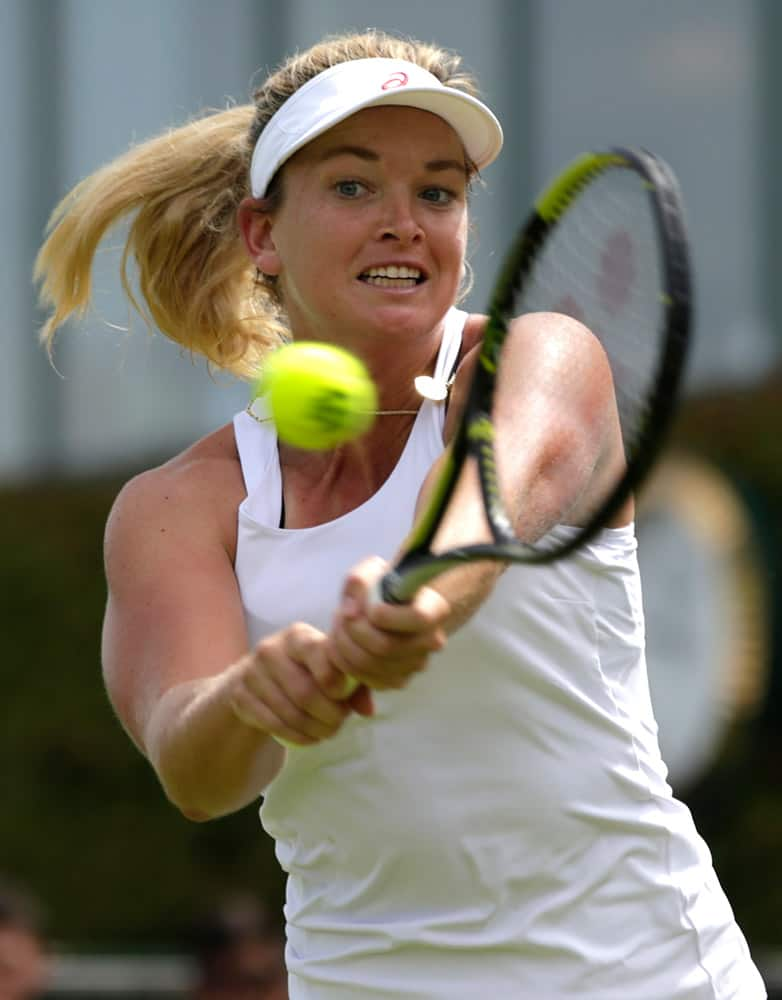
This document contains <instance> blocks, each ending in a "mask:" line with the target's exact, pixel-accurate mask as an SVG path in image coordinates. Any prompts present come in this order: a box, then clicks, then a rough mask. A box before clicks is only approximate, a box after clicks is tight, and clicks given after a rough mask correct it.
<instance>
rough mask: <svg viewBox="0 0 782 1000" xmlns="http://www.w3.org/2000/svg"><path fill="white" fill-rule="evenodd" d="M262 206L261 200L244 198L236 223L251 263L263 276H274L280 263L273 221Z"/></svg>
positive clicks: (279, 268)
mask: <svg viewBox="0 0 782 1000" xmlns="http://www.w3.org/2000/svg"><path fill="white" fill-rule="evenodd" d="M263 205H264V199H262V198H260V199H259V198H245V199H244V201H242V202H241V204H240V205H239V208H238V210H237V221H238V223H239V231H240V232H241V234H242V239H243V240H244V245H245V247H246V248H247V253H248V254H249V255H250V259H251V260H252V262H253V263H254V264H255V266H256V267H257V268H258V270H259V271H262V272H263V273H264V274H271V275H276V274H279V273H280V270H281V263H280V257H279V254H278V253H277V247H276V246H275V244H274V232H273V225H274V219H273V216H272V214H271V213H270V212H267V211H264V209H263Z"/></svg>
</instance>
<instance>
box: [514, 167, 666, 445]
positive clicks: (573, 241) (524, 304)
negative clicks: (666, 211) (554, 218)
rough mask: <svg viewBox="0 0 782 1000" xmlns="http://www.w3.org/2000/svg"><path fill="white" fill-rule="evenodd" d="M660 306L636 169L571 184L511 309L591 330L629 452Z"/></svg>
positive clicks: (643, 405) (653, 243)
mask: <svg viewBox="0 0 782 1000" xmlns="http://www.w3.org/2000/svg"><path fill="white" fill-rule="evenodd" d="M664 309H665V301H664V275H663V273H662V267H661V260H660V234H659V227H658V224H657V218H656V215H655V206H654V204H653V202H652V199H651V198H650V197H649V192H648V188H647V185H646V184H645V182H644V179H643V178H642V177H641V176H640V175H639V174H637V173H636V172H635V171H634V170H630V169H623V168H616V167H613V168H611V169H609V170H606V171H605V172H603V173H602V174H600V175H598V176H597V177H596V178H594V179H593V180H592V181H591V183H589V184H588V185H586V186H585V187H584V188H583V189H582V190H581V191H580V192H579V194H578V195H577V196H576V197H575V198H574V199H573V201H572V203H571V204H570V207H569V209H568V211H566V212H565V213H564V214H563V216H562V217H561V219H560V221H559V223H558V224H557V226H556V227H555V228H554V229H553V230H552V231H550V232H548V234H547V235H546V236H545V243H544V246H543V247H542V249H541V252H540V254H539V255H538V257H537V259H536V260H535V262H534V264H533V266H532V268H531V271H530V273H529V275H528V277H527V281H526V284H525V285H524V289H523V292H522V293H521V294H520V295H519V296H518V298H517V302H516V311H518V312H535V311H553V312H561V313H564V314H566V315H569V316H572V317H573V318H574V319H577V320H579V321H580V322H581V323H583V324H584V325H585V326H586V327H588V328H589V329H590V330H591V331H592V332H593V333H594V334H595V335H596V336H597V337H598V339H599V340H600V341H601V343H602V345H603V348H604V350H605V352H606V355H607V357H608V360H609V362H610V365H611V369H612V372H613V377H614V386H615V392H616V397H617V406H618V410H619V419H620V424H621V427H622V436H623V439H624V443H625V450H626V452H627V453H628V456H629V457H631V456H632V455H633V454H634V453H635V451H636V450H637V448H638V447H639V446H640V442H641V440H642V439H643V436H644V432H645V427H646V416H647V413H648V410H649V407H650V404H651V395H652V391H651V390H652V387H653V386H654V383H655V380H656V377H657V364H658V362H659V359H660V357H661V356H662V354H663V351H662V348H661V343H660V338H661V336H662V331H663V330H664V328H665V322H664V317H663V315H662V314H663V312H664Z"/></svg>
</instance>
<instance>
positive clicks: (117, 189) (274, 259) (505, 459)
mask: <svg viewBox="0 0 782 1000" xmlns="http://www.w3.org/2000/svg"><path fill="white" fill-rule="evenodd" d="M501 144H502V132H501V129H500V126H499V124H498V122H497V120H496V118H495V116H494V115H493V114H492V113H491V111H490V110H489V109H488V108H487V107H486V106H485V105H484V104H483V103H482V102H481V101H479V100H478V98H477V97H476V96H475V90H474V85H473V83H472V81H471V79H470V78H469V77H468V75H467V74H465V73H464V72H463V71H462V70H461V68H460V61H459V59H458V57H456V56H455V55H453V54H450V53H448V52H445V51H442V50H440V49H438V48H436V47H434V46H431V45H425V44H420V43H418V42H414V41H407V40H399V39H396V38H393V37H389V36H386V35H384V34H382V33H379V32H369V33H366V34H361V35H351V36H347V37H338V38H329V39H327V40H325V41H324V42H322V43H321V44H318V45H316V46H314V47H313V48H312V49H310V50H309V51H307V52H304V53H303V54H301V55H297V56H295V57H294V58H292V59H290V60H289V61H288V62H286V63H285V64H284V65H283V66H282V67H281V68H280V69H279V70H278V71H276V72H275V73H274V74H273V75H271V76H270V77H269V79H268V80H267V81H266V83H265V84H264V85H263V86H262V87H261V88H260V89H259V90H258V91H257V93H256V94H255V100H254V104H252V105H249V106H241V107H236V108H233V109H230V110H228V111H225V112H222V113H218V114H215V115H213V116H210V117H206V118H203V119H201V120H199V121H197V122H195V123H191V124H188V125H186V126H185V127H183V128H181V129H179V130H177V131H173V132H171V133H169V134H166V135H165V136H162V137H160V138H158V139H153V140H151V141H150V142H148V143H146V144H143V145H140V146H137V147H135V148H133V149H132V150H131V151H130V152H129V153H127V154H126V155H125V156H124V157H122V158H121V159H119V160H117V161H116V162H114V163H111V164H109V165H108V166H107V167H105V168H104V169H103V170H101V171H99V172H98V173H97V174H95V175H94V176H92V177H90V178H87V180H85V181H84V182H83V183H82V184H81V185H80V186H79V187H77V188H76V189H75V191H74V192H73V193H72V195H71V196H70V197H69V198H68V199H66V201H65V202H64V203H63V205H62V206H61V207H60V208H59V209H58V210H57V212H56V213H55V217H54V220H53V229H52V231H51V233H50V235H49V237H48V239H47V242H46V244H45V245H44V247H43V249H42V252H41V255H40V257H39V263H38V275H39V278H40V279H41V280H42V281H43V294H44V297H45V298H46V299H47V300H48V301H49V302H50V303H51V305H52V306H53V315H52V319H51V321H50V323H49V325H48V327H47V330H46V336H47V338H48V339H49V340H51V337H52V336H53V334H54V331H55V329H56V327H57V326H58V325H59V324H60V323H61V322H62V321H63V320H64V319H65V318H66V317H67V316H68V315H70V314H71V313H73V312H74V311H78V310H80V309H82V308H84V307H85V306H86V305H87V303H88V301H89V290H90V288H89V273H90V265H91V262H92V256H93V254H94V250H95V247H96V245H97V243H98V241H99V239H100V237H102V235H103V234H104V232H105V231H106V230H107V228H108V227H109V226H111V225H112V224H113V223H115V222H116V221H117V220H118V219H120V217H122V216H124V215H126V214H130V215H131V217H132V223H131V226H130V229H129V231H128V236H127V250H128V254H129V256H130V257H131V258H134V259H135V261H136V262H137V264H138V271H139V286H140V290H141V296H142V297H143V300H144V303H145V305H146V307H147V308H148V310H149V314H150V315H151V317H152V318H153V320H154V321H155V323H156V324H157V325H158V326H159V328H160V329H161V330H162V331H163V332H164V333H165V334H167V335H168V336H169V337H171V338H172V339H174V340H175V341H176V342H177V343H179V344H181V345H183V346H184V347H186V348H188V349H190V350H194V351H196V352H199V353H201V354H202V355H204V356H205V357H206V358H207V359H208V360H209V361H210V362H212V363H213V364H215V365H218V366H220V367H221V368H224V369H227V370H231V371H234V372H239V373H243V374H250V373H253V372H255V371H256V370H257V367H258V365H259V364H260V363H261V361H262V359H263V356H264V354H265V353H266V352H267V351H268V350H270V349H272V348H273V347H274V346H275V345H276V344H277V343H279V340H280V337H281V336H291V337H293V338H294V339H316V340H321V341H328V342H331V343H335V344H339V345H341V346H343V347H346V348H348V349H350V350H352V351H354V352H355V353H356V354H358V355H359V356H360V357H361V358H362V359H363V360H364V361H365V363H366V364H367V365H368V367H369V369H370V371H371V373H372V375H373V377H374V378H375V380H376V382H377V384H378V387H379V399H380V402H379V406H378V410H379V414H378V417H377V419H376V421H375V423H374V425H373V427H372V429H371V430H370V431H369V432H368V433H367V434H366V436H365V437H364V438H362V439H361V440H360V441H359V442H358V443H354V444H350V445H345V446H342V447H339V448H337V449H335V450H333V451H328V452H325V453H311V452H306V451H301V450H296V449H294V448H292V447H290V446H287V445H283V444H282V443H281V442H279V441H278V440H277V438H276V436H275V431H274V429H273V427H272V425H271V423H270V422H269V421H268V420H267V419H266V414H265V413H264V411H263V410H262V409H254V410H253V412H243V413H240V414H239V415H238V416H237V417H236V418H235V420H233V422H232V423H231V424H229V425H227V426H225V427H222V428H221V429H219V430H217V431H216V432H215V433H213V434H211V435H210V436H208V437H206V438H205V439H203V440H201V441H198V442H197V443H196V444H194V445H193V446H192V447H191V448H189V449H188V450H187V451H185V452H184V453H183V454H181V455H178V456H177V457H175V458H173V459H172V460H171V461H170V462H168V463H167V464H165V465H163V466H162V467H160V468H156V469H153V470H151V471H149V472H147V473H146V474H144V475H141V476H140V477H138V478H136V479H134V480H133V481H132V482H130V483H129V484H128V485H127V486H126V487H125V488H124V489H123V491H122V492H121V494H120V496H119V498H118V499H117V501H116V504H115V506H114V509H113V511H112V514H111V517H110V520H109V524H108V528H107V534H106V568H107V575H108V583H109V590H110V595H109V601H108V608H107V612H106V620H105V633H104V646H103V662H104V673H105V681H106V685H107V688H108V693H109V696H110V698H111V701H112V703H113V705H114V706H115V708H116V711H117V713H118V715H119V717H120V719H121V720H122V722H123V723H124V725H125V727H126V728H127V731H128V733H129V734H130V736H131V738H132V739H133V740H134V741H135V743H136V744H137V746H138V747H139V748H140V750H141V751H142V752H143V753H144V754H145V755H146V756H147V757H148V759H149V760H150V762H151V764H152V766H153V767H154V768H155V770H156V772H157V774H158V776H159V779H160V781H161V784H162V786H163V788H164V790H165V792H166V794H167V795H168V797H169V798H170V799H171V801H172V802H173V803H174V804H175V805H176V806H177V807H178V808H179V809H180V810H181V811H182V812H183V813H184V814H185V815H186V816H189V817H191V818H193V819H195V820H207V819H211V818H214V817H218V816H221V815H224V814H227V813H230V812H232V811H234V810H237V809H240V808H242V807H244V806H246V805H248V804H249V803H252V802H254V801H256V800H258V799H259V797H262V798H263V804H262V808H261V818H262V821H263V824H264V826H265V828H266V829H267V830H268V832H269V833H270V834H271V835H272V836H273V837H274V838H275V840H276V850H277V856H278V858H279V861H280V863H281V865H282V867H283V868H284V870H285V871H286V872H287V876H288V890H287V903H286V911H285V912H286V920H287V949H286V960H287V966H288V970H289V979H290V985H289V989H290V995H291V997H292V998H294V1000H351V998H356V1000H359V998H360V1000H368V998H369V997H376V998H386V1000H401V998H411V1000H412V998H416V1000H475V998H476V997H482V996H486V997H492V998H524V997H529V998H532V997H534V998H546V1000H560V998H565V997H579V998H582V1000H583V998H588V1000H630V998H636V1000H641V998H643V1000H707V998H708V1000H716V998H720V1000H728V998H735V1000H739V998H740V1000H756V998H760V997H763V996H765V990H764V987H763V984H762V982H761V979H760V976H759V975H758V972H757V971H756V969H755V967H754V965H753V963H752V961H751V958H750V956H749V953H748V949H747V944H746V942H745V940H744V937H743V936H742V934H741V932H740V930H739V928H738V927H737V925H736V923H735V921H734V917H733V914H732V912H731V908H730V906H729V904H728V901H727V900H726V898H725V895H724V893H723V891H722V889H721V888H720V885H719V884H718V881H717V878H716V876H715V873H714V870H713V868H712V863H711V859H710V855H709V852H708V850H707V847H706V845H705V844H704V843H703V841H702V840H701V839H700V837H699V835H698V834H697V833H696V830H695V828H694V826H693V822H692V819H691V816H690V814H689V812H688V810H687V809H686V807H685V806H684V805H683V804H682V803H680V802H679V801H677V800H676V798H675V797H674V796H673V795H672V792H671V788H670V787H669V785H668V783H667V781H666V769H665V766H664V763H663V761H662V760H661V758H660V753H659V749H658V743H657V734H656V726H655V721H654V717H653V713H652V707H651V705H650V701H649V690H648V685H647V677H646V668H645V664H644V627H643V614H642V607H641V591H640V583H639V576H638V567H637V563H636V542H635V537H634V532H633V511H632V507H631V505H630V504H627V505H626V506H625V507H624V509H623V510H621V511H620V512H619V513H618V514H617V516H616V517H615V519H614V521H613V523H612V524H611V525H609V526H608V527H607V528H606V529H605V530H604V531H603V532H602V534H601V535H600V536H599V537H598V538H597V539H596V540H595V541H594V542H593V543H591V544H590V545H588V546H587V547H586V548H585V549H584V550H583V551H581V552H579V553H578V554H577V555H576V556H574V557H572V558H571V559H567V560H563V561H561V562H559V563H556V564H553V565H551V566H548V567H546V568H521V567H515V568H511V569H507V570H506V571H505V572H502V569H501V568H498V567H495V566H485V565H478V566H477V567H476V566H473V567H469V568H465V569H463V570H460V571H458V572H454V573H452V574H449V575H446V576H444V577H442V578H439V579H438V580H437V581H436V583H435V584H433V585H432V586H431V587H428V588H424V589H422V590H421V591H420V592H419V593H418V595H417V597H416V598H415V600H414V601H413V602H412V603H411V604H410V605H407V606H403V607H391V606H389V605H383V604H381V605H379V606H370V605H369V602H368V598H367V595H368V593H369V588H370V587H371V585H372V584H373V583H374V582H375V581H376V580H377V579H378V577H379V575H380V574H381V573H382V572H383V571H384V569H385V568H386V566H387V560H389V559H391V558H392V557H393V555H394V553H395V552H396V551H397V549H398V548H399V547H400V545H401V543H402V541H403V538H404V536H405V534H406V533H407V531H408V530H409V528H410V526H411V523H412V521H413V518H414V515H415V511H416V506H417V503H418V501H419V497H420V495H421V492H422V490H423V491H425V490H426V489H427V486H428V483H430V482H431V478H432V475H433V472H432V470H433V469H434V470H436V468H437V464H438V461H440V457H441V455H442V453H443V445H444V442H445V441H447V440H448V438H449V435H451V434H452V433H453V428H454V426H455V425H456V422H457V420H458V415H459V408H460V400H462V399H463V398H464V391H465V386H466V384H467V383H468V380H469V375H470V370H471V361H472V359H473V357H474V347H475V345H476V344H477V343H478V342H479V340H480V337H481V332H482V329H483V324H484V320H483V318H482V317H480V316H477V315H467V314H465V313H464V312H463V311H461V310H460V309H459V308H458V305H457V303H458V302H459V298H460V294H461V293H462V291H463V289H464V281H465V272H466V263H465V260H466V257H465V255H466V247H467V233H468V225H469V215H468V207H469V195H470V187H471V184H472V183H473V182H474V180H475V178H476V177H477V175H478V173H479V171H481V170H483V169H484V168H486V167H487V166H488V165H489V164H490V163H491V162H492V161H493V160H494V159H495V157H496V156H497V155H498V154H499V152H500V147H501ZM422 374H424V375H429V376H430V377H432V378H433V379H434V380H435V382H436V383H438V384H441V385H446V384H449V383H450V382H451V380H452V377H454V376H455V381H454V384H453V391H452V392H451V395H450V399H446V400H444V401H442V402H435V401H432V400H425V399H422V398H421V397H420V396H419V395H418V394H417V393H416V391H415V389H414V386H413V383H414V378H415V377H416V376H418V375H422ZM496 422H497V425H498V429H499V436H500V443H501V455H500V458H501V461H502V464H503V467H504V470H505V477H506V479H507V481H508V483H509V486H510V488H509V491H508V492H509V494H510V496H511V498H512V500H511V506H512V509H513V514H514V516H515V518H516V520H517V526H518V528H519V531H520V533H521V534H523V535H524V536H526V537H531V538H532V537H538V536H540V535H541V534H543V533H544V532H546V531H548V530H549V529H552V528H554V527H555V526H557V525H559V524H561V523H568V522H569V523H578V520H579V519H580V518H582V517H583V516H584V515H585V513H586V512H587V511H588V510H589V508H590V505H591V503H592V502H593V501H594V497H595V495H596V493H597V491H598V490H599V488H600V484H601V480H603V479H604V478H605V477H608V476H612V475H616V474H617V470H618V469H619V468H620V466H621V463H622V461H623V458H622V450H621V441H620V436H619V432H618V428H617V419H616V407H615V401H614V398H613V392H612V385H611V378H610V372H609V370H608V365H607V362H606V359H605V357H604V355H603V353H602V351H601V349H600V348H599V346H598V344H597V341H596V340H595V338H593V337H592V336H591V334H590V333H589V332H588V331H587V330H585V329H584V328H583V327H581V326H580V325H579V324H578V323H577V322H575V321H574V320H570V319H568V318H566V317H564V316H560V315H554V314H538V315H532V316H526V317H522V318H521V319H519V320H518V321H517V323H516V324H515V325H514V329H513V331H512V334H511V337H510V341H509V346H508V348H507V350H506V357H505V358H504V362H503V370H502V375H501V379H500V392H499V400H498V404H497V413H496ZM511 432H512V438H511V436H510V435H511ZM484 532H485V528H484V525H483V517H482V508H481V505H480V501H479V499H478V496H477V492H476V489H475V483H474V482H473V481H472V479H471V472H470V470H469V469H468V470H467V471H466V472H465V474H464V476H463V480H462V481H461V483H460V486H459V488H458V511H457V515H456V516H453V517H451V519H450V520H449V521H448V522H446V524H445V525H444V528H443V532H442V534H443V537H442V538H441V541H442V542H443V543H444V544H445V543H448V544H453V543H454V542H458V541H460V540H464V541H466V540H471V541H475V540H479V539H480V538H481V537H482V534H483V533H484ZM346 674H350V675H352V676H354V677H355V678H357V679H358V680H359V681H360V682H361V686H360V687H359V688H358V690H357V691H356V692H355V693H354V694H353V695H352V696H351V698H350V699H349V700H348V701H347V702H345V701H343V700H342V698H341V696H342V693H343V691H344V684H345V675H346ZM278 740H282V741H287V743H289V744H291V743H292V744H294V746H293V747H290V748H288V749H284V748H283V747H282V746H281V743H280V742H278Z"/></svg>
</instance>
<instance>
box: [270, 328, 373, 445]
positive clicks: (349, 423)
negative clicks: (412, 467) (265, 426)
mask: <svg viewBox="0 0 782 1000" xmlns="http://www.w3.org/2000/svg"><path fill="white" fill-rule="evenodd" d="M256 395H265V396H266V398H267V400H268V403H269V409H270V413H271V417H272V420H273V421H274V424H275V426H276V428H277V434H278V436H279V438H280V440H281V441H285V442H287V443H288V444H292V445H295V447H297V448H306V449H309V450H312V451H321V450H325V449H327V448H334V447H336V446H337V445H338V444H342V443H343V442H345V441H350V440H351V439H352V438H355V437H358V436H359V435H360V434H363V433H364V431H366V430H368V429H369V427H370V426H371V424H372V422H373V421H374V419H375V410H376V409H377V390H376V388H375V383H374V382H373V381H372V378H371V377H370V374H369V372H368V371H367V369H366V367H365V365H364V364H363V362H362V361H360V360H359V359H358V358H357V357H356V356H355V355H354V354H351V353H350V351H346V350H344V349H343V348H341V347H335V346H333V345H332V344H323V343H318V342H316V341H299V342H295V343H292V344H286V345H285V346H284V347H281V348H279V350H276V351H275V352H274V353H273V354H272V355H270V356H269V358H268V359H267V361H266V362H265V364H264V367H263V371H262V373H261V377H260V379H259V380H258V382H257V383H256Z"/></svg>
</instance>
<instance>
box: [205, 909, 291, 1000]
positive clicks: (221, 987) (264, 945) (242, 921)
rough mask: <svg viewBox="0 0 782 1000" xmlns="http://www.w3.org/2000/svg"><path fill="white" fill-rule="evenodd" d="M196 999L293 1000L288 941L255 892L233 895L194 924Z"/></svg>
mask: <svg viewBox="0 0 782 1000" xmlns="http://www.w3.org/2000/svg"><path fill="white" fill-rule="evenodd" d="M191 944H192V950H193V953H194V957H195V960H196V965H197V969H198V973H197V976H198V978H197V985H196V988H195V990H194V992H193V1000H288V977H287V973H286V971H285V954H284V953H285V941H284V937H283V933H282V930H281V928H280V927H279V925H278V924H277V923H276V922H275V921H274V920H273V919H272V917H271V915H270V913H269V912H268V911H267V910H266V908H265V907H264V906H263V905H262V904H261V903H260V902H259V901H258V900H257V899H255V897H253V896H245V895H241V896H232V897H230V898H227V899H225V900H223V901H221V902H220V903H219V904H218V905H217V906H215V907H214V908H212V909H211V910H210V911H208V912H207V913H206V914H204V916H203V917H201V919H199V920H198V921H197V922H196V923H195V924H194V926H193V928H192V936H191Z"/></svg>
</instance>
